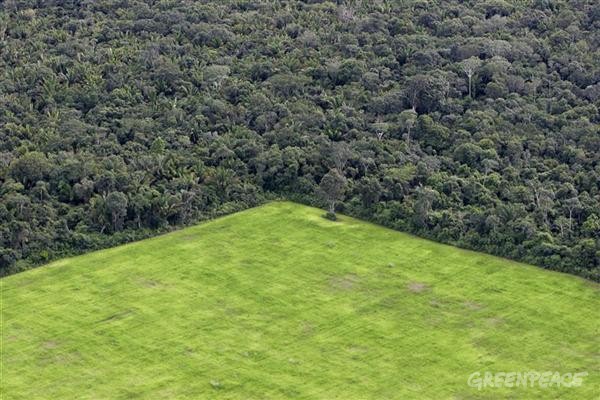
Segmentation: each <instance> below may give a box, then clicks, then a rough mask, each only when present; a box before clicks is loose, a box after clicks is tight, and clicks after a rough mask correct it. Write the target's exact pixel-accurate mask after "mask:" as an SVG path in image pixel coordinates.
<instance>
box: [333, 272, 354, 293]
mask: <svg viewBox="0 0 600 400" xmlns="http://www.w3.org/2000/svg"><path fill="white" fill-rule="evenodd" d="M359 280H360V279H359V278H358V276H356V275H354V274H346V275H343V276H334V277H332V278H331V279H330V280H329V285H330V286H331V287H332V288H333V289H336V290H342V291H348V290H353V289H355V288H356V286H357V284H358V282H359Z"/></svg>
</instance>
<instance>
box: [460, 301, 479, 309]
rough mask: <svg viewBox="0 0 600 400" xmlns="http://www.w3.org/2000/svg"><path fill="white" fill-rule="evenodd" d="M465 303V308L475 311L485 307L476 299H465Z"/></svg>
mask: <svg viewBox="0 0 600 400" xmlns="http://www.w3.org/2000/svg"><path fill="white" fill-rule="evenodd" d="M463 305H464V306H465V308H468V309H469V310H473V311H477V310H481V309H482V308H483V307H484V306H483V305H482V304H479V303H477V302H475V301H465V302H464V303H463Z"/></svg>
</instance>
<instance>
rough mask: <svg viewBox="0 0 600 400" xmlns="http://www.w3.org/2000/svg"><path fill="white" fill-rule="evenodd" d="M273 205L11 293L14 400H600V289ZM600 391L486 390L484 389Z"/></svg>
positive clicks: (108, 253)
mask: <svg viewBox="0 0 600 400" xmlns="http://www.w3.org/2000/svg"><path fill="white" fill-rule="evenodd" d="M322 214H323V211H321V210H318V209H314V208H310V207H305V206H300V205H296V204H293V203H288V202H277V203H271V204H268V205H265V206H262V207H258V208H255V209H251V210H248V211H245V212H241V213H238V214H234V215H230V216H227V217H223V218H219V219H217V220H214V221H211V222H208V223H204V224H201V225H198V226H195V227H192V228H188V229H184V230H181V231H178V232H174V233H171V234H167V235H164V236H160V237H157V238H154V239H149V240H145V241H142V242H138V243H133V244H128V245H125V246H120V247H117V248H113V249H109V250H104V251H98V252H94V253H90V254H86V255H83V256H79V257H74V258H69V259H64V260H60V261H57V262H54V263H52V264H49V265H47V266H44V267H41V268H38V269H35V270H31V271H27V272H24V273H20V274H17V275H13V276H10V277H7V278H4V279H2V280H1V284H2V319H3V321H2V322H3V323H2V382H1V383H2V384H1V392H0V397H1V398H2V400H12V399H27V400H31V399H111V400H113V399H202V398H206V399H213V398H216V399H287V398H299V399H344V400H348V399H496V398H497V399H535V398H548V399H559V398H560V399H594V398H598V395H599V393H600V376H599V369H600V351H599V345H600V342H599V327H600V323H599V314H598V310H600V301H599V299H600V296H599V294H600V289H599V286H598V285H596V284H593V283H591V282H587V281H584V280H582V279H579V278H576V277H573V276H568V275H564V274H559V273H553V272H548V271H544V270H542V269H539V268H536V267H531V266H526V265H523V264H519V263H516V262H512V261H507V260H504V259H500V258H496V257H492V256H488V255H484V254H480V253H475V252H470V251H465V250H460V249H457V248H453V247H450V246H444V245H440V244H436V243H432V242H430V241H427V240H423V239H419V238H415V237H413V236H409V235H406V234H402V233H399V232H395V231H392V230H389V229H385V228H382V227H379V226H376V225H372V224H368V223H365V222H361V221H358V220H354V219H351V218H348V217H341V218H340V221H338V222H331V221H328V220H326V219H324V218H322V217H321V215H322ZM531 370H537V371H542V372H543V371H559V372H561V373H567V372H583V371H586V372H588V373H589V375H588V376H587V377H585V378H584V381H583V385H582V386H581V387H578V388H560V389H558V388H556V387H552V388H546V389H541V388H539V387H534V388H522V387H521V388H512V389H510V388H486V389H484V390H481V391H479V390H477V389H476V388H472V387H469V386H468V385H467V379H468V377H469V375H470V374H471V373H472V372H476V371H482V372H483V371H491V372H502V371H506V372H510V371H531Z"/></svg>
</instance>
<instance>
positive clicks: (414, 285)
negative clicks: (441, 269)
mask: <svg viewBox="0 0 600 400" xmlns="http://www.w3.org/2000/svg"><path fill="white" fill-rule="evenodd" d="M407 288H408V290H409V291H411V292H412V293H423V292H424V291H426V290H429V286H427V284H425V283H423V282H410V283H409V284H408V286H407Z"/></svg>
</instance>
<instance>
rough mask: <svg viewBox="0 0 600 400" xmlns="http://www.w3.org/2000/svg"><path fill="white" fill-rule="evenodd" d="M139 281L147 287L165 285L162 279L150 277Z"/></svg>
mask: <svg viewBox="0 0 600 400" xmlns="http://www.w3.org/2000/svg"><path fill="white" fill-rule="evenodd" d="M137 282H138V284H139V285H140V286H142V287H145V288H158V287H162V286H163V284H162V283H161V282H160V281H157V280H154V279H148V278H140V279H138V280H137Z"/></svg>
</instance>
